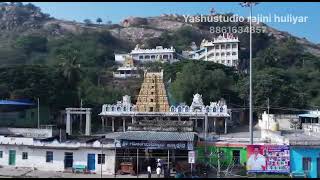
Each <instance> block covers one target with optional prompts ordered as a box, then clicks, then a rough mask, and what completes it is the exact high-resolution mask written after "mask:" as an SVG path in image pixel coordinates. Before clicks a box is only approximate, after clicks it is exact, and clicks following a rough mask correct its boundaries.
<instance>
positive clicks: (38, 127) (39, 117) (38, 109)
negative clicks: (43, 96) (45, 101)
mask: <svg viewBox="0 0 320 180" xmlns="http://www.w3.org/2000/svg"><path fill="white" fill-rule="evenodd" d="M38 129H40V99H39V98H38Z"/></svg>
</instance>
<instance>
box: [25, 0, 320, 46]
mask: <svg viewBox="0 0 320 180" xmlns="http://www.w3.org/2000/svg"><path fill="white" fill-rule="evenodd" d="M31 3H33V4H35V5H36V6H38V7H40V8H41V10H42V11H43V12H44V13H48V14H50V15H51V16H52V17H55V18H57V19H64V20H71V21H72V20H75V21H79V22H83V20H84V19H91V20H92V21H95V20H96V19H97V18H98V17H100V18H102V20H103V22H107V21H109V20H110V21H112V23H119V22H121V21H122V20H123V19H125V18H127V17H129V16H136V17H150V16H158V15H161V14H180V15H195V14H200V15H201V14H203V15H206V14H209V13H210V10H211V8H214V9H215V11H216V12H217V13H234V14H237V15H240V16H244V17H248V16H249V8H244V7H241V6H240V5H239V2H31ZM319 10H320V3H319V2H303V3H298V2H262V3H259V4H257V5H256V6H254V8H253V16H255V17H259V16H260V17H261V16H269V15H271V18H270V19H269V21H270V22H266V24H268V25H270V26H271V27H274V28H276V29H278V30H281V31H286V32H289V33H290V34H293V35H295V36H298V37H301V38H303V37H305V38H306V39H308V40H309V41H311V42H314V43H320V25H319V22H320V21H319V19H320V12H319ZM276 16H277V17H283V18H285V17H291V21H289V20H288V21H289V22H275V17H276ZM293 17H295V18H303V19H304V20H305V21H303V22H296V23H295V24H293Z"/></svg>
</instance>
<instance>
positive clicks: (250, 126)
mask: <svg viewBox="0 0 320 180" xmlns="http://www.w3.org/2000/svg"><path fill="white" fill-rule="evenodd" d="M256 4H257V3H255V2H243V3H240V5H241V6H242V7H249V8H250V29H249V30H250V33H249V34H250V65H249V66H250V73H249V75H250V77H249V79H250V92H249V107H250V108H249V109H250V110H249V131H250V144H253V120H252V118H253V107H252V31H251V29H252V28H251V26H252V6H254V5H256Z"/></svg>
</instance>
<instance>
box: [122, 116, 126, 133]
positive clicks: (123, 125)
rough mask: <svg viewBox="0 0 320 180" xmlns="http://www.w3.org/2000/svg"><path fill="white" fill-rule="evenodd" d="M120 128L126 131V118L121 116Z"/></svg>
mask: <svg viewBox="0 0 320 180" xmlns="http://www.w3.org/2000/svg"><path fill="white" fill-rule="evenodd" d="M122 128H123V132H126V119H125V118H122Z"/></svg>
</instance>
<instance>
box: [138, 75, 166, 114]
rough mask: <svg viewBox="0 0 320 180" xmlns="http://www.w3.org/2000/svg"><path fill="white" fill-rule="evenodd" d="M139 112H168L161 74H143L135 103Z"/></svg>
mask: <svg viewBox="0 0 320 180" xmlns="http://www.w3.org/2000/svg"><path fill="white" fill-rule="evenodd" d="M136 107H137V111H139V112H168V111H169V102H168V97H167V93H166V89H165V86H164V83H163V70H162V71H161V72H145V73H144V81H143V83H142V85H141V89H140V93H139V95H138V99H137V103H136Z"/></svg>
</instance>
